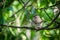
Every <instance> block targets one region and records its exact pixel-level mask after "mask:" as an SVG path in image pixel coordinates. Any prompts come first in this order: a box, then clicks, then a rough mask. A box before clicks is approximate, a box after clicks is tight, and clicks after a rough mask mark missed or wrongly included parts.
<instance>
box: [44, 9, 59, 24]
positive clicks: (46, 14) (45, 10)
mask: <svg viewBox="0 0 60 40" xmlns="http://www.w3.org/2000/svg"><path fill="white" fill-rule="evenodd" d="M44 12H45V13H46V15H47V16H48V17H49V19H50V20H52V18H51V17H50V16H49V14H48V13H47V12H46V10H45V9H44ZM55 23H57V24H59V22H57V21H56V20H55Z"/></svg>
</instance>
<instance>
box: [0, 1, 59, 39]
mask: <svg viewBox="0 0 60 40" xmlns="http://www.w3.org/2000/svg"><path fill="white" fill-rule="evenodd" d="M57 1H59V0H0V24H6V25H11V26H20V27H21V26H28V27H32V28H33V26H31V22H32V20H33V17H34V16H35V15H39V16H40V18H41V19H42V20H43V27H45V26H47V24H49V23H51V21H52V19H54V18H55V16H56V15H55V14H54V7H55V6H53V5H55V4H56V2H57ZM50 6H53V7H50ZM56 21H58V22H60V18H59V17H58V18H57V19H56ZM57 25H58V24H57V23H55V22H54V23H53V24H52V25H50V26H49V27H50V28H52V27H55V26H57ZM59 31H60V29H53V30H39V31H36V30H28V29H20V28H10V27H7V26H0V40H60V38H59V37H60V34H59V33H60V32H59Z"/></svg>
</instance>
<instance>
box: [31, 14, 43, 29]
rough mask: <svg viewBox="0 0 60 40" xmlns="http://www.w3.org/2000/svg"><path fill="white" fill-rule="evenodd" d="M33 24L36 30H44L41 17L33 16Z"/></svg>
mask: <svg viewBox="0 0 60 40" xmlns="http://www.w3.org/2000/svg"><path fill="white" fill-rule="evenodd" d="M32 24H33V26H34V27H35V28H36V29H40V28H42V19H41V18H40V16H39V15H35V16H33V21H32Z"/></svg>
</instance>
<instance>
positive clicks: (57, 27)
mask: <svg viewBox="0 0 60 40" xmlns="http://www.w3.org/2000/svg"><path fill="white" fill-rule="evenodd" d="M59 25H60V24H59ZM59 25H58V26H56V27H55V28H40V29H36V28H32V27H20V26H9V25H4V24H0V26H4V27H11V28H21V29H29V30H37V31H39V30H53V29H59V28H60V27H59Z"/></svg>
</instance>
